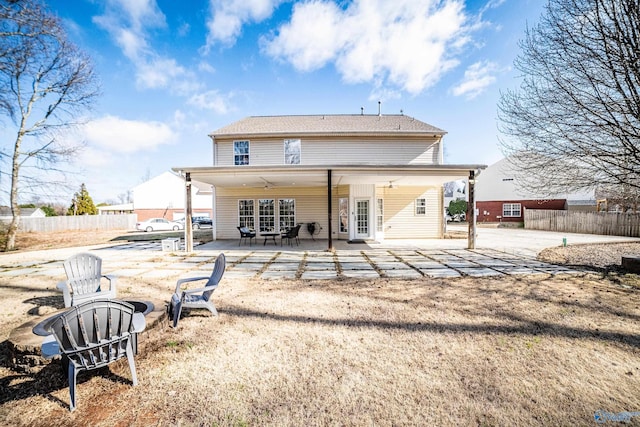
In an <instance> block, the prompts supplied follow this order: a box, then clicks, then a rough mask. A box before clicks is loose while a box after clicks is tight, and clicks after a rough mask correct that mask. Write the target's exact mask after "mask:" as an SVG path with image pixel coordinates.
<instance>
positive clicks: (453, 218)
mask: <svg viewBox="0 0 640 427" xmlns="http://www.w3.org/2000/svg"><path fill="white" fill-rule="evenodd" d="M446 219H447V222H464V221H466V220H467V214H465V213H464V212H461V213H459V214H455V215H451V214H450V213H448V212H447V214H446Z"/></svg>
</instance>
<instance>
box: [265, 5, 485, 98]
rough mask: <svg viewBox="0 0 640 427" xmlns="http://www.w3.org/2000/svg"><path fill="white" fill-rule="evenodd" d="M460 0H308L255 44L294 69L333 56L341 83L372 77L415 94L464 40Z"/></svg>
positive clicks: (447, 64)
mask: <svg viewBox="0 0 640 427" xmlns="http://www.w3.org/2000/svg"><path fill="white" fill-rule="evenodd" d="M471 25H472V24H471V23H470V22H469V17H467V15H466V14H465V12H464V3H463V2H462V1H461V0H444V1H437V0H423V1H415V0H396V1H393V2H390V1H388V0H355V1H353V2H352V3H349V4H348V6H346V7H345V8H341V7H339V6H338V5H337V4H336V3H334V2H333V1H330V0H311V1H308V2H305V3H298V4H296V5H295V6H294V8H293V15H292V17H291V20H290V22H288V23H286V24H284V25H282V26H281V27H280V28H279V30H278V32H277V34H276V35H274V36H272V37H271V38H264V39H263V51H264V52H265V53H266V54H267V55H269V56H271V57H274V58H278V59H281V60H284V61H287V62H290V63H291V64H292V65H293V66H294V67H295V68H296V69H298V70H300V71H312V70H315V69H318V68H321V67H323V66H325V65H327V64H329V63H334V64H335V67H336V69H337V70H338V72H339V73H340V74H341V75H342V78H343V79H344V80H345V81H346V82H349V83H361V82H376V81H377V82H380V84H381V85H383V86H388V85H391V86H394V87H397V88H400V89H401V90H405V91H407V92H410V93H413V94H417V93H420V92H422V91H423V90H425V89H427V88H429V87H431V86H432V85H434V84H435V83H436V82H437V81H438V80H439V79H440V78H441V76H442V75H443V74H444V73H445V72H447V71H448V70H450V69H451V68H453V67H455V66H457V65H458V63H459V61H458V60H457V59H456V54H457V53H458V52H459V51H460V49H462V48H463V47H464V46H466V44H468V43H469V41H470V40H471V39H470V37H469V35H468V33H469V31H471V30H472V28H471Z"/></svg>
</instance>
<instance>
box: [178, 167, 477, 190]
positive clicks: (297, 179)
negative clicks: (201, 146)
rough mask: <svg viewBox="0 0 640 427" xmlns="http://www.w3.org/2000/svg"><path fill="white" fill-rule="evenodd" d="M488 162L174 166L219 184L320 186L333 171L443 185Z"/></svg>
mask: <svg viewBox="0 0 640 427" xmlns="http://www.w3.org/2000/svg"><path fill="white" fill-rule="evenodd" d="M486 167H487V166H486V165H477V164H462V165H322V166H307V165H304V166H303V165H287V166H214V167H211V166H208V167H174V168H172V170H173V171H174V172H177V173H180V174H181V175H183V176H184V175H185V174H186V173H189V174H190V177H191V179H192V180H196V181H200V182H203V183H206V184H210V185H212V186H214V187H218V188H234V187H245V188H253V187H255V188H263V187H264V186H269V187H276V188H277V187H320V186H326V185H327V171H329V170H330V171H331V177H332V178H331V183H332V186H336V185H349V184H375V185H377V186H385V185H389V184H390V183H393V184H394V185H397V186H403V185H407V186H411V185H427V186H430V185H442V184H444V183H445V182H448V181H454V180H458V179H467V178H468V177H469V172H471V171H474V172H475V175H476V176H477V175H478V174H479V173H480V171H481V170H482V169H485V168H486Z"/></svg>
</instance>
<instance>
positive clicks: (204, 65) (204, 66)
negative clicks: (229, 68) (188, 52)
mask: <svg viewBox="0 0 640 427" xmlns="http://www.w3.org/2000/svg"><path fill="white" fill-rule="evenodd" d="M198 71H202V72H204V73H209V74H213V73H215V72H216V69H215V67H214V66H213V65H211V64H209V63H208V62H205V61H200V63H199V64H198Z"/></svg>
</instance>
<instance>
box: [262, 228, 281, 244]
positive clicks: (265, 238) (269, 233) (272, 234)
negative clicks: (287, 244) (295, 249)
mask: <svg viewBox="0 0 640 427" xmlns="http://www.w3.org/2000/svg"><path fill="white" fill-rule="evenodd" d="M279 235H280V233H276V232H273V231H270V232H267V233H260V237H264V242H263V243H262V246H266V245H267V240H268V239H269V238H271V239H272V240H273V244H274V245H276V246H277V245H278V242H276V237H277V236H279Z"/></svg>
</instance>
